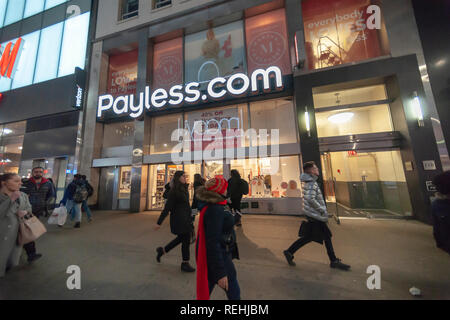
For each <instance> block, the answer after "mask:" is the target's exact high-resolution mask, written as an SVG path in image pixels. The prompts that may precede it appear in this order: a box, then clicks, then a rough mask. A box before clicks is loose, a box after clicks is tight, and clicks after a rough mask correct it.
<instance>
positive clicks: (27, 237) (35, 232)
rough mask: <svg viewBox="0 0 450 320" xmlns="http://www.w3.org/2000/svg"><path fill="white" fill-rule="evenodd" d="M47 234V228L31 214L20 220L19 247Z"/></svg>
mask: <svg viewBox="0 0 450 320" xmlns="http://www.w3.org/2000/svg"><path fill="white" fill-rule="evenodd" d="M46 232H47V229H45V226H44V225H43V224H42V223H41V222H40V221H39V219H38V218H37V217H36V216H34V215H33V214H31V213H29V214H27V215H26V216H25V217H22V218H20V224H19V236H18V238H17V242H18V244H19V245H21V246H23V245H24V244H27V243H30V242H33V241H35V240H36V239H38V238H39V237H41V236H42V235H43V234H44V233H46Z"/></svg>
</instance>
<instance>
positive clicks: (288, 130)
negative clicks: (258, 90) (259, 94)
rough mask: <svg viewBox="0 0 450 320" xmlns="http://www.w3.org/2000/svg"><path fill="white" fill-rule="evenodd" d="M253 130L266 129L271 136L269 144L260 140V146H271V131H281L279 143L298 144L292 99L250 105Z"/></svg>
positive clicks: (268, 139) (268, 138) (268, 140)
mask: <svg viewBox="0 0 450 320" xmlns="http://www.w3.org/2000/svg"><path fill="white" fill-rule="evenodd" d="M250 118H251V119H250V124H251V128H252V129H255V130H257V132H258V134H259V130H261V129H266V130H267V133H268V134H269V136H268V137H267V142H265V141H264V140H262V141H261V140H259V144H260V145H266V144H267V145H270V144H271V137H270V134H271V130H279V135H280V139H279V143H280V144H285V143H296V142H297V129H296V125H295V119H296V117H295V116H294V106H293V102H292V99H291V98H287V99H278V100H268V101H261V102H255V103H251V104H250Z"/></svg>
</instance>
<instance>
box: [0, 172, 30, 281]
mask: <svg viewBox="0 0 450 320" xmlns="http://www.w3.org/2000/svg"><path fill="white" fill-rule="evenodd" d="M21 185H22V181H21V179H20V176H19V175H17V174H14V173H5V174H3V175H1V176H0V235H1V238H0V278H1V277H3V276H4V275H5V273H6V271H8V270H9V269H10V268H12V267H15V266H17V265H18V264H19V260H20V255H21V253H22V246H19V245H18V244H17V238H18V236H19V223H20V222H19V218H22V217H24V216H25V215H27V214H28V213H31V212H32V208H31V204H30V202H29V200H28V196H27V195H26V194H25V193H23V192H20V187H21ZM36 259H37V258H35V259H34V260H36Z"/></svg>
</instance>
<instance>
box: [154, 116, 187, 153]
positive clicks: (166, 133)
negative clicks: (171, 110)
mask: <svg viewBox="0 0 450 320" xmlns="http://www.w3.org/2000/svg"><path fill="white" fill-rule="evenodd" d="M151 121H152V123H151V133H150V140H151V143H150V154H164V153H172V149H173V148H174V147H175V146H176V145H177V144H178V143H179V142H178V141H172V139H171V138H172V133H173V132H174V131H175V130H177V129H179V128H182V125H183V116H182V114H172V115H167V116H161V117H154V118H152V120H151Z"/></svg>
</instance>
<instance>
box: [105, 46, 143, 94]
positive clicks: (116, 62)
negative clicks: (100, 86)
mask: <svg viewBox="0 0 450 320" xmlns="http://www.w3.org/2000/svg"><path fill="white" fill-rule="evenodd" d="M137 64H138V50H132V51H129V52H125V53H121V54H115V55H111V56H110V57H109V68H108V85H107V92H108V93H109V94H112V95H113V96H120V95H129V94H134V93H136V84H137V71H138V66H137Z"/></svg>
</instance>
